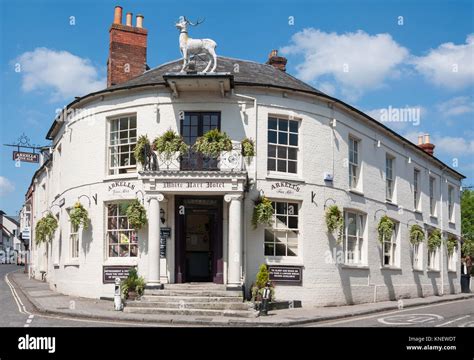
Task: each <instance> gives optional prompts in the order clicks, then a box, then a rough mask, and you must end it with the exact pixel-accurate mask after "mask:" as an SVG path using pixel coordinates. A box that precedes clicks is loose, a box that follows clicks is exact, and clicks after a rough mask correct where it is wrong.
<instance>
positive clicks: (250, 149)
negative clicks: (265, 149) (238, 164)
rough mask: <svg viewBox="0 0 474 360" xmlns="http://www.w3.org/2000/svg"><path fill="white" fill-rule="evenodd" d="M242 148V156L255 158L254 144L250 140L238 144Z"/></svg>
mask: <svg viewBox="0 0 474 360" xmlns="http://www.w3.org/2000/svg"><path fill="white" fill-rule="evenodd" d="M240 145H241V146H242V156H246V157H249V156H255V143H254V141H253V140H252V139H249V138H245V139H243V140H242V141H241V142H240Z"/></svg>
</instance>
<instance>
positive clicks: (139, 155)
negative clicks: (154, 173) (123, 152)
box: [133, 135, 151, 166]
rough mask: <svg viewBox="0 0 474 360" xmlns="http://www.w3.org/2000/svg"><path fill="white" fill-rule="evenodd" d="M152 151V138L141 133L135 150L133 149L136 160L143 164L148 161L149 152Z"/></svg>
mask: <svg viewBox="0 0 474 360" xmlns="http://www.w3.org/2000/svg"><path fill="white" fill-rule="evenodd" d="M150 151H151V146H150V140H148V136H146V135H141V136H140V137H139V138H138V140H137V144H136V145H135V150H134V151H133V156H134V157H135V160H136V161H137V162H138V163H140V164H142V165H143V166H144V165H145V164H146V162H147V156H148V155H149V154H148V153H149V152H150Z"/></svg>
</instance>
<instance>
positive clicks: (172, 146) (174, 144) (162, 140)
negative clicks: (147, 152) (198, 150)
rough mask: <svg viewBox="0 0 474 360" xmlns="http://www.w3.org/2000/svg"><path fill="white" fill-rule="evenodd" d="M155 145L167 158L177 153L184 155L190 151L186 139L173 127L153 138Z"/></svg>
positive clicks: (159, 152)
mask: <svg viewBox="0 0 474 360" xmlns="http://www.w3.org/2000/svg"><path fill="white" fill-rule="evenodd" d="M153 147H154V148H155V150H156V151H157V152H158V154H160V155H161V156H162V157H163V158H165V159H166V160H169V159H171V158H172V157H173V156H174V155H175V154H176V153H179V154H180V155H181V156H183V155H186V154H187V153H188V151H189V146H188V145H187V144H186V143H185V142H184V139H183V138H182V137H181V136H179V135H178V134H177V133H176V132H175V131H174V130H171V129H169V130H167V131H165V132H164V133H163V134H162V135H161V136H159V137H157V138H156V139H155V140H153Z"/></svg>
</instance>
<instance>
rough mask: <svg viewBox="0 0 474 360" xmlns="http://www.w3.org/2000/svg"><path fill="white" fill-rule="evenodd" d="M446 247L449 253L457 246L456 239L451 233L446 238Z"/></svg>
mask: <svg viewBox="0 0 474 360" xmlns="http://www.w3.org/2000/svg"><path fill="white" fill-rule="evenodd" d="M446 248H447V250H448V254H449V255H451V254H452V253H453V251H454V249H457V248H458V239H456V237H454V236H452V235H449V236H448V239H447V240H446Z"/></svg>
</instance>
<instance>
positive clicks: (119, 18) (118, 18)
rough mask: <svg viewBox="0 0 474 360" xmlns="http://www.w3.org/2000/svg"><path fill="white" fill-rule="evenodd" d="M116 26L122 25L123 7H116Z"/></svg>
mask: <svg viewBox="0 0 474 360" xmlns="http://www.w3.org/2000/svg"><path fill="white" fill-rule="evenodd" d="M114 24H122V7H121V6H116V7H115V11H114Z"/></svg>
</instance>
